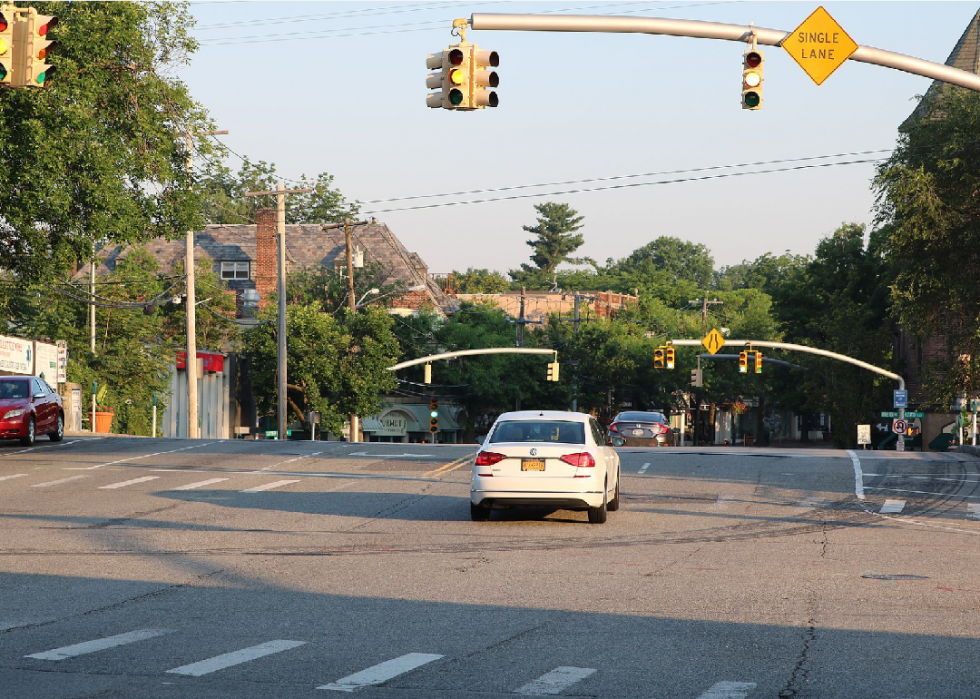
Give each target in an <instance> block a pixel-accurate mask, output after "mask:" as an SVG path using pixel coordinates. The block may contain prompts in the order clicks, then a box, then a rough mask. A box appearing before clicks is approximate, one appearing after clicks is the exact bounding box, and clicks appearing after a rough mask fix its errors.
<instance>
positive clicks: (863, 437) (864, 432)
mask: <svg viewBox="0 0 980 699" xmlns="http://www.w3.org/2000/svg"><path fill="white" fill-rule="evenodd" d="M858 444H871V425H858Z"/></svg>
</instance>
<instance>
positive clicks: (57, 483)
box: [31, 476, 88, 488]
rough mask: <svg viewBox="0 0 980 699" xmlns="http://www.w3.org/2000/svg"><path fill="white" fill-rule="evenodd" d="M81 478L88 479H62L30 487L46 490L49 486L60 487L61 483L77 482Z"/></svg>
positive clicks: (72, 477) (74, 477)
mask: <svg viewBox="0 0 980 699" xmlns="http://www.w3.org/2000/svg"><path fill="white" fill-rule="evenodd" d="M82 478H88V476H71V477H69V478H62V479H60V480H57V481H48V482H47V483H37V484H35V485H32V486H31V487H32V488H47V487H48V486H49V485H61V484H62V483H68V482H69V481H77V480H80V479H82Z"/></svg>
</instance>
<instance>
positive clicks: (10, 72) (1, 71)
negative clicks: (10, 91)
mask: <svg viewBox="0 0 980 699" xmlns="http://www.w3.org/2000/svg"><path fill="white" fill-rule="evenodd" d="M14 48H15V44H14V13H13V8H12V7H11V6H10V5H4V6H0V85H4V86H9V85H12V84H13V80H14Z"/></svg>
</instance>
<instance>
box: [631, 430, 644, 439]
mask: <svg viewBox="0 0 980 699" xmlns="http://www.w3.org/2000/svg"><path fill="white" fill-rule="evenodd" d="M641 434H643V430H633V436H634V437H639V436H640V435H641Z"/></svg>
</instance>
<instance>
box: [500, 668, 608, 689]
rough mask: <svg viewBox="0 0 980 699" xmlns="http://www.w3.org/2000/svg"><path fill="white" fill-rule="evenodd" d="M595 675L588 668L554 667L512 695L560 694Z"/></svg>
mask: <svg viewBox="0 0 980 699" xmlns="http://www.w3.org/2000/svg"><path fill="white" fill-rule="evenodd" d="M593 674H595V670H593V669H592V668H590V667H568V666H562V667H556V668H555V669H554V670H552V671H551V672H547V673H545V674H543V675H541V677H539V678H538V679H536V680H534V681H533V682H528V683H527V684H526V685H524V686H523V687H519V688H518V689H515V690H514V694H561V693H562V691H564V690H566V689H568V688H569V687H571V686H572V685H573V684H575V683H576V682H581V681H582V680H584V679H585V678H586V677H588V676H590V675H593Z"/></svg>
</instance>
